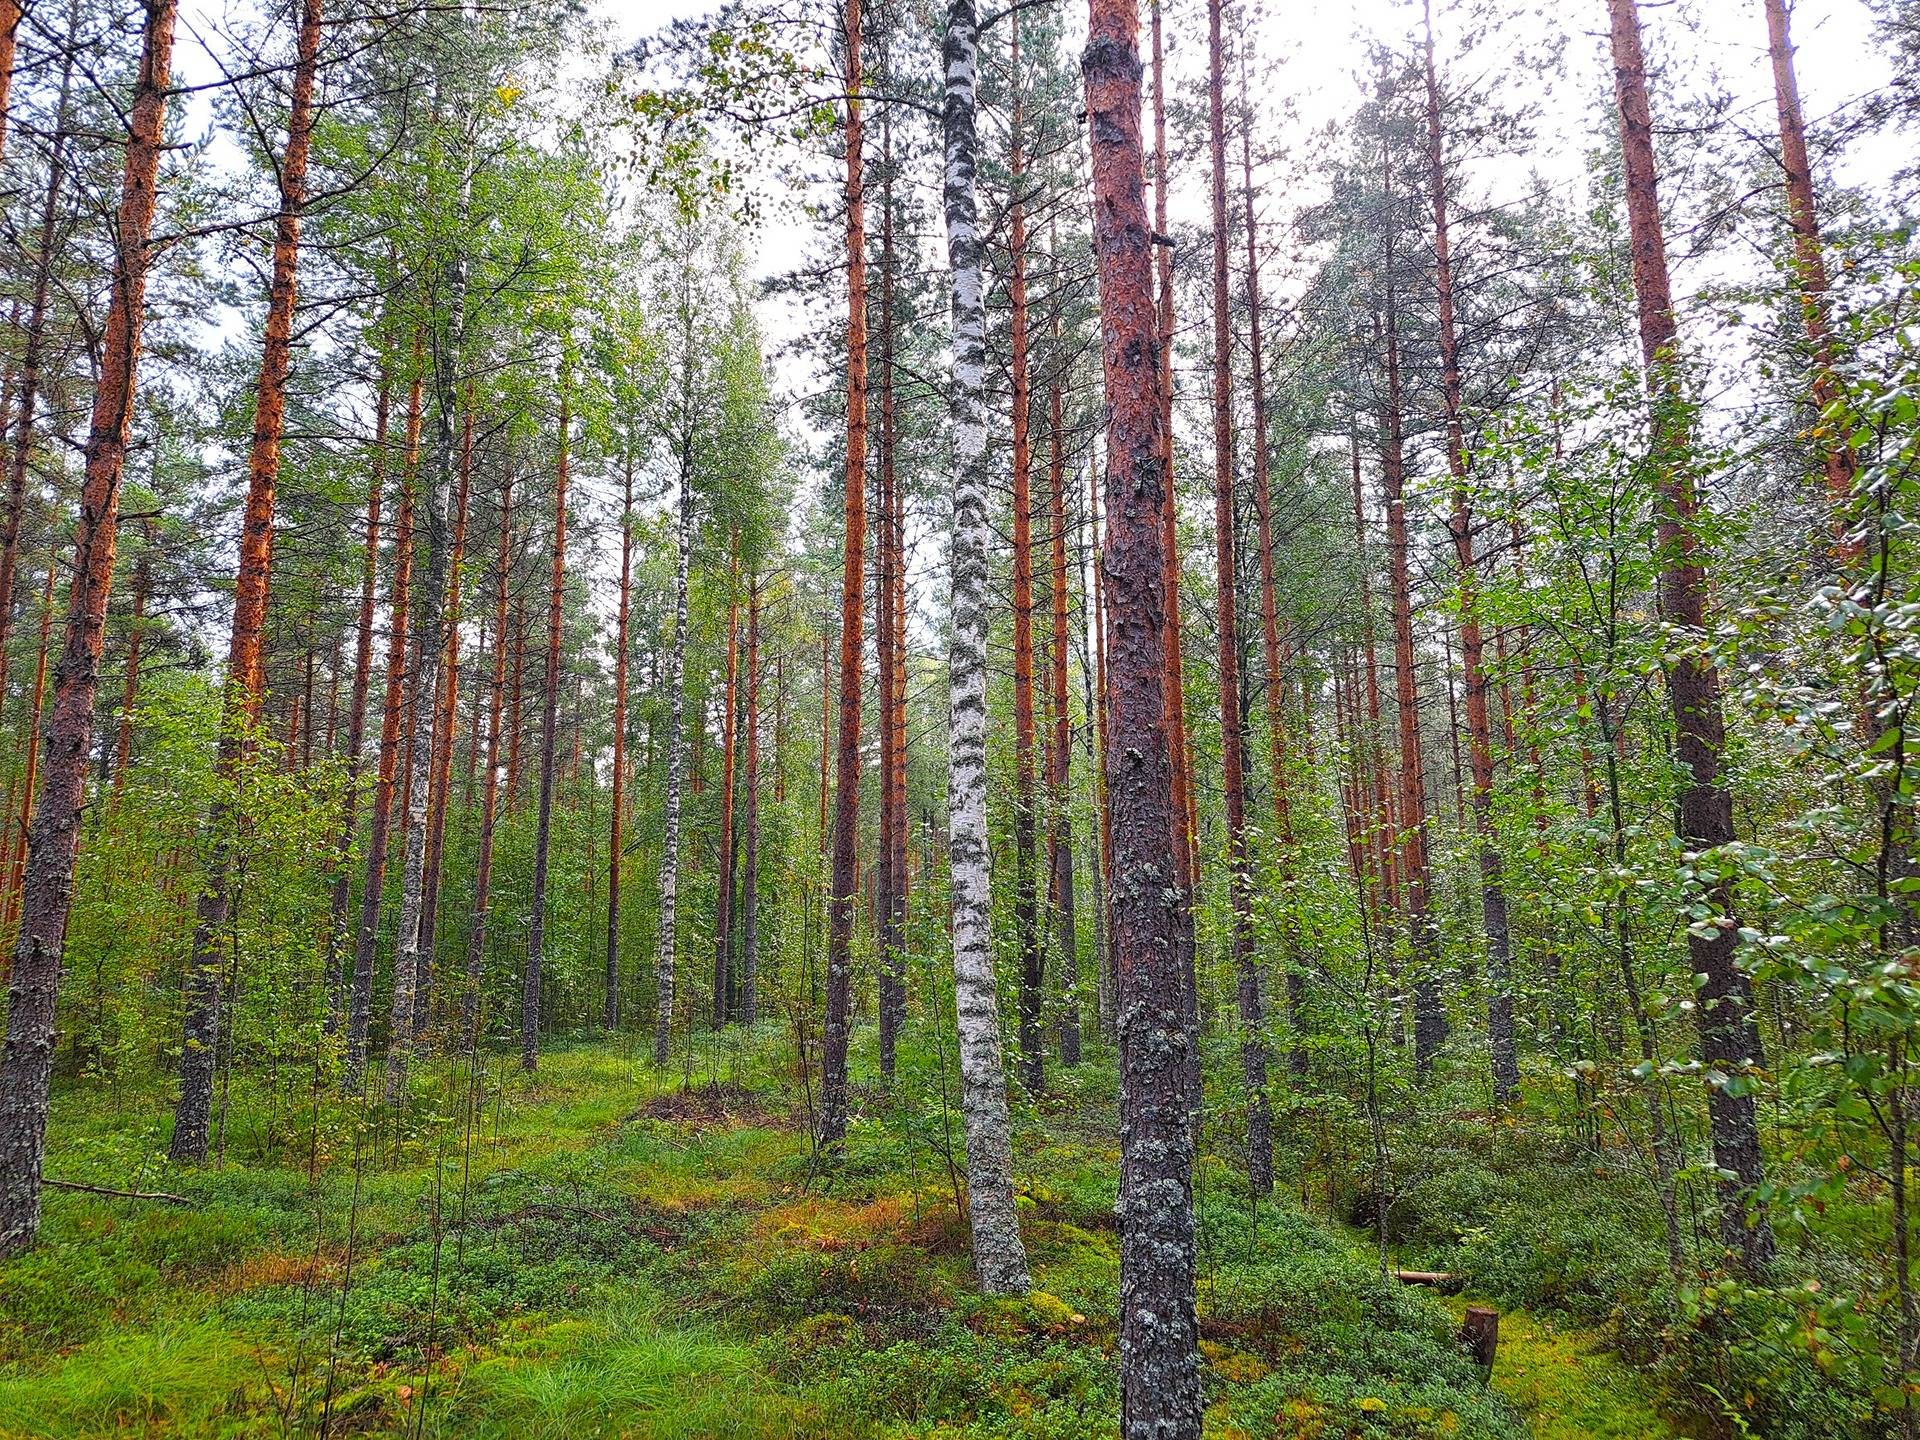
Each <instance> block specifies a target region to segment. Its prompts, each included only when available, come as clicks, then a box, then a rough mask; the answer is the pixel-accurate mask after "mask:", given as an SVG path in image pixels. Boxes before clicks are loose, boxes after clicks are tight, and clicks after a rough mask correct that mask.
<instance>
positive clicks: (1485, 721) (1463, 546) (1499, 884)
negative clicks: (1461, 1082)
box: [1421, 0, 1520, 1106]
mask: <svg viewBox="0 0 1920 1440" xmlns="http://www.w3.org/2000/svg"><path fill="white" fill-rule="evenodd" d="M1421 15H1422V19H1423V20H1424V23H1425V27H1426V29H1425V39H1426V44H1425V53H1424V60H1425V76H1426V91H1427V182H1428V186H1429V188H1430V190H1431V192H1432V197H1433V283H1434V295H1435V298H1436V303H1437V307H1438V312H1439V313H1438V315H1437V317H1436V323H1437V328H1438V332H1439V340H1440V404H1441V407H1442V409H1443V411H1444V413H1445V423H1446V446H1447V474H1448V475H1449V477H1451V479H1452V481H1453V509H1452V513H1451V515H1450V516H1449V517H1448V520H1447V528H1448V529H1449V530H1451V531H1452V532H1453V553H1454V558H1455V562H1456V564H1457V566H1458V569H1459V580H1460V672H1461V676H1462V678H1463V680H1464V682H1465V686H1466V711H1467V754H1468V759H1469V762H1470V764H1471V766H1472V769H1473V790H1472V801H1473V829H1474V835H1475V838H1476V840H1477V841H1478V850H1479V859H1480V928H1481V933H1482V934H1483V935H1484V936H1485V938H1486V942H1487V1045H1488V1049H1489V1052H1490V1060H1491V1064H1492V1070H1493V1102H1494V1104H1495V1105H1502V1106H1504V1105H1508V1104H1510V1103H1512V1101H1513V1098H1514V1096H1515V1095H1516V1094H1517V1093H1518V1091H1519V1088H1520V1062H1519V1057H1518V1053H1517V1051H1516V1048H1515V1043H1514V1034H1513V990H1512V973H1513V940H1512V937H1511V935H1510V933H1509V931H1508V925H1507V882H1506V873H1505V872H1506V865H1505V862H1504V860H1503V858H1502V856H1501V853H1500V837H1499V835H1498V834H1497V833H1496V831H1495V829H1494V823H1493V730H1492V725H1491V722H1490V720H1489V718H1488V713H1487V671H1486V665H1485V663H1484V661H1483V659H1482V656H1483V654H1484V647H1483V643H1482V640H1481V635H1480V613H1479V591H1480V576H1479V571H1478V570H1477V569H1476V568H1475V566H1474V557H1473V501H1472V496H1471V492H1470V489H1469V486H1470V480H1469V477H1468V474H1467V437H1466V423H1465V420H1464V417H1463V414H1462V412H1463V410H1464V408H1465V406H1464V402H1463V400H1462V398H1461V382H1460V336H1459V330H1458V327H1457V325H1456V323H1455V320H1454V283H1453V237H1452V232H1451V227H1450V225H1449V223H1448V214H1447V161H1446V137H1445V133H1444V131H1443V130H1442V127H1441V121H1440V77H1439V71H1438V68H1437V66H1436V65H1435V63H1434V57H1433V5H1432V0H1424V3H1423V6H1422V10H1421ZM1455 733H1456V734H1457V733H1458V732H1457V731H1456V732H1455Z"/></svg>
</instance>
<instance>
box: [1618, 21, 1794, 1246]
mask: <svg viewBox="0 0 1920 1440" xmlns="http://www.w3.org/2000/svg"><path fill="white" fill-rule="evenodd" d="M1607 10H1608V18H1609V21H1610V25H1609V35H1610V38H1611V41H1612V48H1613V75H1614V97H1615V100H1616V102H1617V104H1618V108H1619V112H1620V144H1621V152H1622V155H1623V157H1624V160H1625V171H1626V183H1627V225H1628V235H1629V238H1630V242H1631V245H1632V252H1633V290H1634V297H1635V299H1636V301H1637V302H1638V306H1639V320H1640V350H1641V357H1642V359H1643V361H1644V363H1645V365H1646V373H1647V386H1648V390H1649V392H1650V394H1651V396H1652V404H1653V444H1654V453H1655V459H1656V462H1657V473H1658V476H1659V479H1658V484H1659V487H1660V493H1659V496H1658V497H1657V506H1656V509H1657V514H1658V531H1657V533H1658V544H1659V550H1660V615H1661V618H1662V619H1663V620H1665V621H1666V622H1667V624H1668V625H1671V626H1673V627H1675V628H1676V629H1677V630H1680V631H1682V632H1684V633H1686V634H1688V635H1690V636H1698V635H1701V634H1702V633H1703V632H1704V629H1705V626H1706V619H1707V575H1706V563H1705V556H1704V555H1703V554H1702V550H1701V544H1700V538H1699V534H1698V516H1699V510H1700V496H1699V493H1698V491H1697V490H1696V489H1695V486H1694V480H1693V471H1692V469H1691V467H1690V465H1689V463H1688V459H1689V452H1690V450H1691V448H1692V437H1691V435H1690V433H1689V429H1688V423H1687V416H1686V407H1685V401H1684V397H1683V396H1682V394H1681V390H1680V377H1679V374H1678V371H1677V362H1678V354H1677V351H1678V340H1679V331H1678V327H1677V325H1676V324H1675V321H1674V314H1673V289H1672V282H1671V280H1670V279H1669V277H1668V273H1667V247H1666V237H1665V235H1664V234H1663V233H1662V230H1661V225H1660V199H1659V189H1658V181H1657V178H1656V177H1657V171H1656V167H1655V162H1654V154H1653V118H1652V114H1651V111H1650V108H1649V106H1648V102H1647V76H1646V60H1645V57H1644V55H1643V54H1642V51H1641V44H1640V16H1639V10H1638V8H1637V6H1636V5H1635V3H1634V0H1607ZM1667 698H1668V701H1669V704H1670V706H1671V708H1672V711H1673V730H1674V738H1675V745H1674V749H1675V757H1676V758H1677V759H1678V760H1679V762H1680V768H1681V771H1682V773H1683V774H1684V776H1685V779H1684V780H1683V781H1682V784H1681V790H1680V797H1679V801H1680V803H1679V807H1678V810H1677V813H1676V817H1675V818H1676V820H1677V822H1678V823H1677V825H1676V830H1677V832H1678V834H1679V838H1680V843H1681V844H1682V845H1683V846H1684V847H1685V849H1686V850H1687V851H1688V852H1689V854H1690V855H1694V856H1702V857H1705V858H1706V863H1707V864H1708V865H1709V866H1711V864H1712V859H1711V852H1712V851H1715V850H1718V849H1719V848H1720V847H1722V846H1724V845H1727V844H1730V843H1731V842H1732V841H1733V838H1734V831H1733V795H1732V792H1731V791H1729V790H1728V789H1727V785H1726V781H1725V779H1724V778H1723V777H1722V775H1721V763H1722V756H1723V753H1724V751H1725V748H1726V717H1725V714H1724V711H1723V708H1722V704H1721V688H1720V672H1719V670H1718V669H1717V668H1716V667H1715V665H1714V664H1713V661H1712V660H1711V658H1709V657H1706V656H1704V655H1702V654H1699V653H1692V652H1689V653H1683V654H1680V655H1677V656H1675V657H1674V658H1673V659H1671V660H1670V661H1669V662H1668V664H1667ZM1706 889H1707V899H1708V903H1709V904H1711V905H1712V907H1713V909H1714V912H1715V914H1716V916H1718V917H1719V919H1718V921H1717V922H1716V923H1715V924H1713V925H1711V926H1707V927H1695V928H1692V929H1690V930H1689V932H1688V938H1687V949H1688V951H1689V954H1690V956H1691V964H1692V968H1693V973H1694V974H1695V975H1696V976H1699V977H1702V980H1701V984H1700V988H1699V991H1698V995H1697V997H1696V999H1697V1009H1696V1010H1695V1012H1694V1013H1695V1016H1696V1019H1697V1021H1698V1024H1699V1030H1700V1058H1701V1060H1702V1061H1703V1062H1704V1064H1705V1067H1706V1072H1707V1076H1708V1089H1707V1114H1708V1120H1709V1125H1710V1128H1711V1130H1712V1136H1713V1160H1714V1164H1715V1165H1716V1166H1718V1167H1719V1169H1720V1170H1721V1171H1722V1172H1723V1174H1724V1175H1725V1176H1726V1177H1727V1178H1723V1179H1722V1180H1721V1181H1720V1182H1719V1192H1720V1237H1721V1240H1722V1242H1723V1243H1724V1244H1725V1245H1726V1247H1727V1248H1728V1249H1729V1250H1730V1251H1732V1252H1733V1253H1734V1255H1735V1256H1737V1257H1738V1259H1739V1261H1740V1263H1741V1265H1742V1266H1743V1268H1744V1269H1746V1270H1747V1271H1748V1272H1749V1273H1750V1274H1756V1275H1757V1274H1759V1273H1761V1272H1763V1271H1764V1270H1765V1269H1766V1268H1767V1267H1768V1265H1769V1264H1770V1263H1771V1262H1772V1260H1773V1254H1774V1242H1773V1227H1772V1225H1771V1223H1770V1222H1769V1221H1768V1218H1767V1213H1766V1209H1765V1207H1764V1206H1762V1205H1761V1204H1759V1203H1758V1202H1757V1201H1756V1199H1755V1198H1754V1192H1755V1191H1756V1190H1757V1189H1758V1188H1759V1187H1760V1186H1761V1185H1762V1184H1763V1183H1764V1182H1765V1179H1766V1171H1765V1166H1764V1165H1763V1163H1762V1159H1761V1153H1760V1127H1759V1117H1758V1114H1757V1112H1756V1108H1755V1105H1754V1098H1753V1095H1752V1092H1751V1091H1742V1090H1741V1089H1740V1088H1739V1087H1737V1086H1735V1087H1729V1086H1728V1085H1727V1083H1726V1082H1727V1081H1728V1080H1729V1079H1734V1078H1737V1077H1745V1076H1747V1075H1748V1074H1749V1073H1750V1072H1752V1071H1753V1070H1755V1069H1757V1068H1758V1067H1759V1065H1760V1064H1761V1061H1762V1056H1761V1053H1760V1030H1759V1027H1758V1025H1757V1024H1756V1023H1755V1020H1754V1013H1753V987H1752V984H1751V983H1750V982H1749V981H1748V979H1747V975H1746V972H1745V971H1744V970H1742V969H1741V968H1740V965H1739V959H1738V955H1737V953H1736V951H1737V946H1738V943H1739V942H1738V938H1737V932H1738V928H1739V927H1738V921H1737V920H1736V919H1735V912H1734V897H1733V890H1732V885H1731V883H1730V882H1729V881H1726V880H1721V879H1710V880H1708V881H1707V882H1706Z"/></svg>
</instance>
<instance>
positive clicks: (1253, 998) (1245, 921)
mask: <svg viewBox="0 0 1920 1440" xmlns="http://www.w3.org/2000/svg"><path fill="white" fill-rule="evenodd" d="M1223 8H1224V7H1223V5H1222V0H1208V3H1207V128H1208V142H1209V145H1208V148H1209V151H1210V154H1211V157H1212V161H1213V555H1214V576H1215V590H1214V594H1215V602H1214V604H1215V614H1214V624H1215V627H1216V629H1217V630H1218V632H1219V646H1218V649H1217V651H1216V654H1217V657H1218V666H1219V670H1218V683H1219V691H1220V769H1221V790H1222V792H1223V799H1224V800H1225V802H1226V804H1225V809H1226V816H1227V894H1228V899H1229V904H1230V908H1231V910H1232V912H1233V968H1234V978H1235V980H1236V981H1237V985H1236V997H1237V999H1238V1002H1239V1010H1240V1029H1241V1037H1240V1075H1241V1080H1242V1083H1244V1084H1245V1085H1246V1087H1247V1183H1248V1184H1249V1185H1250V1186H1251V1187H1252V1189H1253V1193H1254V1194H1256V1195H1265V1194H1268V1193H1270V1192H1271V1191H1272V1189H1273V1118H1272V1112H1271V1110H1270V1109H1269V1106H1268V1101H1267V1039H1266V1029H1265V1026H1266V1006H1265V1003H1264V1001H1263V999H1262V997H1261V994H1260V963H1259V960H1258V958H1257V957H1256V956H1255V954H1254V946H1253V866H1252V862H1251V860H1250V859H1249V857H1248V854H1247V762H1246V740H1247V737H1246V716H1245V715H1244V714H1243V713H1242V711H1241V708H1240V623H1239V598H1238V595H1239V588H1240V565H1239V558H1238V556H1237V555H1236V553H1235V549H1236V547H1235V540H1234V503H1233V316H1232V310H1233V296H1232V294H1231V293H1230V292H1229V290H1228V288H1227V287H1228V279H1227V243H1228V237H1227V121H1226V100H1225V90H1226V80H1225V74H1224V70H1225V61H1224V58H1223V57H1222V54H1221V40H1220V17H1221V10H1222V9H1223ZM1258 383H1259V382H1258V380H1257V379H1256V381H1255V388H1256V389H1257V388H1258Z"/></svg>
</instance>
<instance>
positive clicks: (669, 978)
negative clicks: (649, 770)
mask: <svg viewBox="0 0 1920 1440" xmlns="http://www.w3.org/2000/svg"><path fill="white" fill-rule="evenodd" d="M675 544H676V554H677V559H676V561H675V565H674V577H673V648H672V649H671V650H670V651H669V652H668V658H667V673H666V675H665V676H664V677H663V680H662V683H663V684H664V685H665V687H666V691H667V790H666V795H665V796H664V797H663V799H662V801H661V809H662V811H663V812H664V818H663V821H662V826H663V830H664V833H663V835H662V838H661V841H660V847H661V848H660V940H659V946H658V948H657V949H656V951H655V953H654V962H653V969H654V983H655V989H656V990H657V992H658V995H657V1008H656V1011H655V1015H654V1023H653V1063H654V1064H655V1065H664V1064H666V1063H667V1046H668V1044H669V1042H671V1040H672V1039H673V978H674V960H675V954H674V950H675V945H676V939H675V922H676V920H677V918H678V917H677V914H676V905H677V902H678V899H679V893H680V772H681V767H682V765H683V764H684V763H685V756H686V748H685V747H686V739H685V736H684V735H683V734H682V732H683V731H684V730H685V729H686V684H685V679H684V677H685V675H686V673H687V565H688V561H689V560H690V559H691V557H692V554H693V447H692V445H691V443H684V444H683V445H682V446H681V451H680V523H679V527H678V532H677V538H676V541H675Z"/></svg>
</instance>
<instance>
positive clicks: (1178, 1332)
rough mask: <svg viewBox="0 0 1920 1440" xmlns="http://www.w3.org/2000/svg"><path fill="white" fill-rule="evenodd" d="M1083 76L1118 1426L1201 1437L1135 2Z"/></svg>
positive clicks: (1100, 31)
mask: <svg viewBox="0 0 1920 1440" xmlns="http://www.w3.org/2000/svg"><path fill="white" fill-rule="evenodd" d="M1088 10H1089V24H1088V37H1087V49H1086V53H1085V55H1084V57H1083V58H1082V61H1081V69H1082V71H1083V73H1084V74H1085V77H1086V86H1087V115H1088V121H1089V127H1090V131H1091V141H1092V168H1093V235H1094V257H1095V261H1096V264H1097V268H1098V271H1099V277H1100V312H1101V322H1102V323H1101V327H1100V329H1101V360H1102V367H1103V370H1104V373H1105V379H1106V415H1107V486H1106V497H1107V539H1106V556H1105V561H1104V573H1105V579H1106V591H1107V593H1106V603H1107V627H1108V635H1109V642H1110V644H1111V647H1112V651H1111V654H1110V656H1109V657H1108V663H1109V666H1110V676H1109V678H1110V681H1111V685H1110V688H1109V689H1108V692H1107V735H1108V741H1109V748H1108V750H1107V798H1108V804H1109V805H1110V806H1111V807H1112V810H1113V863H1114V871H1113V875H1112V878H1111V882H1110V884H1111V888H1112V893H1113V925H1114V938H1115V945H1116V947H1117V949H1118V951H1119V956H1120V1205H1119V1209H1120V1217H1121V1219H1120V1224H1121V1236H1120V1394H1121V1399H1120V1433H1121V1435H1122V1436H1123V1437H1124V1440H1196V1437H1198V1436H1199V1434H1200V1411H1201V1392H1200V1374H1199V1348H1198V1333H1197V1332H1198V1324H1197V1321H1196V1318H1195V1311H1194V1303H1195V1301H1194V1275H1195V1251H1194V1221H1193V1145H1194V1110H1195V1103H1194V1102H1195V1100H1196V1099H1197V1096H1195V1094H1194V1086H1193V1079H1192V1077H1193V1071H1194V1062H1193V1056H1192V1052H1193V1047H1194V1043H1195V1039H1196V1037H1195V1035H1194V1033H1193V1030H1192V1020H1191V1015H1192V1005H1193V997H1194V984H1193V976H1192V962H1191V958H1190V957H1191V951H1190V950H1188V949H1187V948H1185V947H1184V946H1183V945H1182V943H1181V931H1182V928H1183V925H1184V921H1183V911H1184V909H1185V901H1184V896H1183V893H1182V890H1181V888H1180V886H1179V880H1178V872H1177V870H1176V868H1175V851H1176V847H1177V843H1178V837H1179V828H1178V824H1179V822H1178V820H1177V818H1176V817H1175V816H1174V815H1173V814H1172V813H1171V808H1170V806H1169V803H1168V802H1169V799H1170V797H1171V796H1172V794H1173V761H1172V757H1171V756H1170V755H1169V753H1168V750H1169V737H1168V728H1167V720H1168V716H1169V711H1170V709H1171V703H1170V697H1169V696H1168V694H1167V678H1168V672H1167V666H1166V644H1167V633H1168V630H1169V628H1170V620H1171V617H1170V614H1169V603H1170V601H1169V594H1168V584H1167V577H1168V573H1169V572H1168V568H1167V564H1166V556H1165V555H1164V553H1163V549H1162V547H1163V541H1164V536H1165V530H1164V524H1163V518H1164V515H1165V508H1164V507H1165V497H1166V489H1167V485H1168V481H1169V478H1170V468H1169V466H1168V455H1167V449H1168V436H1167V434H1166V431H1165V429H1164V427H1163V425H1162V423H1161V417H1162V410H1161V405H1160V399H1161V386H1160V383H1159V382H1160V377H1161V374H1162V373H1163V372H1162V370H1161V362H1162V356H1161V347H1160V345H1159V344H1158V343H1157V341H1156V338H1155V335H1154V313H1153V298H1152V294H1153V292H1152V284H1151V281H1150V278H1149V275H1150V267H1151V261H1150V258H1149V254H1148V252H1149V249H1150V247H1151V245H1152V243H1153V242H1152V233H1151V232H1150V231H1149V230H1148V228H1147V214H1146V203H1145V198H1144V197H1143V195H1142V194H1141V173H1142V155H1141V145H1140V56H1139V20H1138V15H1137V12H1136V11H1135V9H1134V6H1133V5H1132V4H1131V3H1130V0H1089V5H1088Z"/></svg>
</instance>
